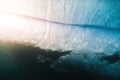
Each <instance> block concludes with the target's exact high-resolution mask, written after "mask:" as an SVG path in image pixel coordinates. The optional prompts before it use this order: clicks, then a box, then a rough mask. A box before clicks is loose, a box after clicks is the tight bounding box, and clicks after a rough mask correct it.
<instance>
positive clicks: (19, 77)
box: [0, 41, 120, 80]
mask: <svg viewBox="0 0 120 80" xmlns="http://www.w3.org/2000/svg"><path fill="white" fill-rule="evenodd" d="M71 52H72V51H60V50H58V51H53V50H45V49H40V48H39V47H35V46H34V45H31V44H29V43H28V44H23V43H16V42H8V41H6V42H5V41H0V80H49V79H50V80H107V79H109V80H117V79H118V78H117V77H114V76H113V77H110V76H108V75H107V74H104V75H101V74H99V70H93V71H92V69H94V68H92V67H91V68H90V69H91V70H89V68H87V67H86V66H85V65H84V64H85V63H83V64H81V65H80V66H79V69H78V67H77V66H76V67H72V66H70V65H71V64H70V62H67V58H66V62H65V61H64V59H63V62H64V64H63V63H62V62H61V65H59V66H63V67H62V68H64V69H66V66H67V70H69V71H65V70H64V69H63V70H62V71H61V70H57V69H55V68H53V67H51V65H52V64H56V62H57V61H58V62H59V59H60V57H61V58H63V57H64V56H65V55H66V56H67V55H70V56H71V55H72V54H71ZM116 54H117V53H116ZM118 54H119V53H118ZM76 55H78V54H76ZM87 55H89V54H87ZM62 56H63V57H62ZM81 56H82V55H81ZM84 57H85V56H84ZM86 57H87V56H86ZM112 57H113V58H114V57H116V55H113V56H105V57H102V58H101V60H102V61H103V60H108V61H115V60H114V59H112ZM79 58H80V57H79ZM117 58H118V60H117V61H116V62H119V60H120V58H119V56H118V57H117ZM76 59H77V57H76ZM86 59H87V58H86ZM68 60H69V61H70V59H68ZM91 61H92V60H91ZM83 62H84V61H83ZM116 62H113V63H116ZM59 63H60V62H59ZM71 63H75V62H74V60H73V62H72V61H71ZM113 63H109V64H113ZM76 65H79V64H76ZM88 65H90V64H88ZM94 65H97V64H94ZM76 69H77V71H76Z"/></svg>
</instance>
